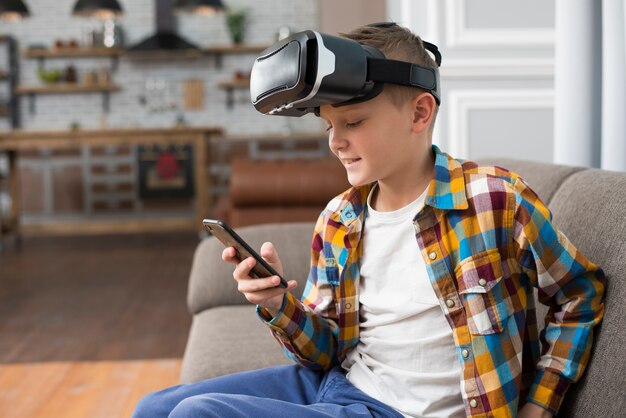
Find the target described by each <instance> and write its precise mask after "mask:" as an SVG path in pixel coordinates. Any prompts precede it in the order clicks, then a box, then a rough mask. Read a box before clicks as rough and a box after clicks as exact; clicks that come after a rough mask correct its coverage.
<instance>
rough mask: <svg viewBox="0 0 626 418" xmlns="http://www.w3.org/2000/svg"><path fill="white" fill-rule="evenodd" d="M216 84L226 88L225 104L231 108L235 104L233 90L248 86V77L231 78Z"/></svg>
mask: <svg viewBox="0 0 626 418" xmlns="http://www.w3.org/2000/svg"><path fill="white" fill-rule="evenodd" d="M217 86H218V87H219V88H221V89H224V90H226V106H227V107H228V108H229V109H231V108H232V107H233V106H234V105H235V97H234V96H235V92H234V91H235V90H236V89H247V88H249V87H250V79H247V78H246V79H233V80H225V81H222V82H219V83H218V84H217Z"/></svg>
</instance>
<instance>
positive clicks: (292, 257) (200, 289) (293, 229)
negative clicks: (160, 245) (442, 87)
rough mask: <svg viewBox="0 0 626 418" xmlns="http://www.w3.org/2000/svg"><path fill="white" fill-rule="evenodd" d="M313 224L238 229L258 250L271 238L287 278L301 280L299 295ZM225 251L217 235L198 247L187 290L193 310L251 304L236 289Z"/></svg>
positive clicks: (232, 267)
mask: <svg viewBox="0 0 626 418" xmlns="http://www.w3.org/2000/svg"><path fill="white" fill-rule="evenodd" d="M314 227H315V224H314V223H313V222H305V223H281V224H265V225H257V226H248V227H242V228H238V229H237V233H238V234H239V235H241V237H242V238H243V239H244V240H246V241H247V242H248V243H249V244H250V245H251V246H252V247H253V248H254V249H255V250H257V251H259V249H260V248H261V245H262V244H263V243H264V242H266V241H271V242H272V243H273V244H274V246H275V247H276V249H277V251H278V254H279V256H280V259H281V261H282V263H283V269H284V271H285V274H284V276H285V279H286V280H292V279H295V280H297V281H298V287H297V288H296V290H295V291H294V292H295V294H296V295H297V296H300V295H301V293H302V290H303V289H304V284H305V282H306V278H307V275H308V272H309V265H310V254H311V252H310V248H311V239H312V237H313V229H314ZM223 250H224V246H223V245H222V243H221V242H219V241H218V240H217V239H216V238H214V237H209V238H207V239H205V240H203V241H202V242H200V244H199V245H198V247H197V248H196V251H195V254H194V257H193V263H192V266H191V273H190V275H189V288H188V293H187V306H188V308H189V312H190V313H192V314H196V313H199V312H202V311H203V310H205V309H209V308H213V307H216V306H226V305H242V304H249V302H248V301H247V300H246V298H245V297H244V296H243V295H242V294H241V293H239V292H238V291H237V283H236V282H235V280H234V279H233V269H234V266H232V265H231V264H227V263H225V262H223V261H222V251H223Z"/></svg>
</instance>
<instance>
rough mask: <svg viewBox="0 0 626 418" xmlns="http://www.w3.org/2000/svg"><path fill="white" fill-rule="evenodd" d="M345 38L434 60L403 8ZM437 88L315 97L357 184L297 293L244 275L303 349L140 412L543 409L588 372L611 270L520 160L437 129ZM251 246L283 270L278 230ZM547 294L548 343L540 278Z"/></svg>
mask: <svg viewBox="0 0 626 418" xmlns="http://www.w3.org/2000/svg"><path fill="white" fill-rule="evenodd" d="M345 36H346V37H348V38H350V39H353V40H355V41H357V42H359V43H360V44H362V45H369V46H372V47H375V48H377V49H378V50H380V51H382V52H383V53H384V54H385V56H386V58H392V59H396V60H402V61H409V62H413V63H415V64H418V65H420V66H423V67H430V68H436V64H435V63H434V62H433V60H432V59H431V58H430V56H429V55H428V53H427V52H426V51H425V49H424V46H423V43H422V41H421V40H420V39H419V38H418V37H416V36H414V35H413V34H411V33H410V32H409V31H408V30H406V29H404V28H401V27H399V26H397V25H395V24H384V25H374V26H365V27H361V28H358V29H356V30H355V31H353V32H351V33H350V34H348V35H345ZM438 99H439V98H438V97H435V96H434V95H433V93H432V92H431V91H425V90H423V89H420V88H416V87H406V86H399V85H393V84H386V85H385V88H384V89H383V91H382V93H379V94H378V95H376V96H374V97H373V98H369V99H368V100H365V101H360V102H358V101H357V102H355V103H352V104H348V105H343V106H335V105H333V104H323V105H321V106H320V107H319V116H320V117H321V118H323V119H324V121H325V122H326V123H327V126H328V131H329V146H330V149H331V151H332V152H333V154H335V155H336V156H337V157H338V158H339V159H340V160H341V161H342V163H343V164H344V166H345V168H346V172H347V175H348V179H349V181H350V183H351V184H352V185H353V187H352V188H351V189H349V190H348V191H346V192H344V193H343V194H342V195H340V196H338V197H336V198H335V199H333V200H332V201H331V202H330V203H329V204H328V206H327V207H326V209H325V210H324V211H323V212H322V214H321V216H320V218H319V219H318V222H317V225H316V228H315V232H314V236H313V243H312V266H311V272H310V275H309V278H308V281H307V285H306V288H305V289H304V294H303V298H302V301H299V300H297V299H296V298H295V297H294V296H293V295H292V294H291V290H293V289H294V288H295V281H290V282H289V286H288V288H287V289H282V288H280V287H276V285H277V284H278V278H277V277H269V278H260V279H256V278H255V279H252V278H251V277H250V274H249V273H250V269H251V267H252V266H253V265H254V260H252V259H246V260H243V261H241V262H239V261H237V260H236V258H235V253H234V249H233V248H227V249H225V250H224V253H223V259H224V260H225V261H227V262H231V263H234V264H236V265H237V266H236V268H235V271H234V273H233V276H234V278H235V280H237V282H238V289H239V291H240V292H241V293H243V294H244V295H245V296H246V298H247V299H248V300H249V301H250V302H251V303H254V304H257V312H258V314H259V316H260V317H261V319H262V320H263V321H264V322H266V323H267V325H268V326H269V327H270V329H271V331H272V333H273V334H274V336H275V337H276V339H277V340H278V342H279V343H280V344H281V345H282V346H283V348H284V350H285V353H286V354H287V355H288V356H289V357H290V358H292V359H293V360H294V361H295V362H296V363H297V364H296V365H293V366H285V367H277V368H270V369H263V370H260V371H253V372H246V373H240V374H235V375H230V376H223V377H219V378H216V379H212V380H208V381H205V382H199V383H195V384H191V385H183V386H178V387H174V388H170V389H166V390H164V391H161V392H158V393H156V394H153V395H149V396H148V397H146V398H144V400H142V402H141V403H140V405H139V407H138V409H137V411H136V416H137V417H139V416H151V417H156V416H168V414H169V416H170V417H183V416H190V417H191V416H194V417H214V416H215V417H217V416H220V417H243V416H250V417H270V416H271V417H282V416H284V417H293V416H299V415H301V416H304V417H339V416H345V417H357V416H380V417H399V416H409V417H443V416H451V417H461V416H471V417H486V416H494V417H515V416H518V417H549V416H552V415H553V414H555V413H556V412H557V410H558V408H559V406H560V403H561V401H562V399H563V396H564V394H565V392H566V390H567V388H568V387H569V385H570V384H571V383H572V382H574V381H576V380H577V379H578V378H579V377H580V376H581V374H582V372H583V369H584V367H585V365H586V363H587V361H588V358H589V353H590V349H591V343H592V329H593V326H595V325H596V324H597V323H598V322H599V321H600V320H601V318H602V315H603V304H602V295H603V291H604V280H605V278H604V274H603V272H602V270H601V269H599V268H598V267H597V266H596V265H594V264H593V263H591V262H590V261H588V260H587V259H586V258H585V257H584V256H583V255H582V254H580V253H579V252H578V251H577V250H576V248H574V247H573V246H572V244H571V243H569V241H568V240H567V238H566V237H565V236H564V235H563V234H561V233H560V232H558V231H557V230H556V229H555V228H554V227H553V226H552V224H551V222H550V218H551V215H550V213H549V211H548V209H547V208H546V207H545V206H544V204H543V203H542V202H541V201H540V200H539V198H538V197H537V195H536V194H535V193H534V192H533V191H532V190H531V189H530V188H529V187H528V186H527V185H526V183H525V182H524V181H523V180H522V179H521V178H520V177H519V176H518V175H516V174H515V173H512V172H510V171H508V170H505V169H503V168H500V167H480V166H478V165H477V164H475V163H473V162H469V161H461V160H456V159H453V158H452V157H450V156H448V155H447V154H445V153H443V152H441V151H440V150H439V148H437V147H436V146H433V145H432V129H433V124H434V120H435V117H436V113H437V109H438ZM261 255H262V256H263V257H264V258H265V259H266V260H267V261H268V262H269V263H270V264H272V265H273V266H274V267H275V268H276V269H277V270H278V271H279V272H281V273H282V268H281V264H280V260H279V257H278V254H277V253H276V250H275V249H274V247H273V246H272V245H271V243H266V244H264V245H263V246H262V248H261ZM534 287H536V288H538V290H539V298H540V300H541V301H542V302H543V303H546V304H549V305H550V306H551V310H550V313H549V315H548V318H546V321H547V326H546V330H545V334H542V336H541V340H542V345H543V349H542V350H541V353H540V347H539V335H538V332H537V319H536V317H535V307H534V299H533V288H534Z"/></svg>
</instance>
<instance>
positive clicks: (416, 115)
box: [411, 92, 437, 133]
mask: <svg viewBox="0 0 626 418" xmlns="http://www.w3.org/2000/svg"><path fill="white" fill-rule="evenodd" d="M411 106H412V109H413V131H414V132H415V133H422V132H424V131H425V130H427V129H428V128H429V127H430V125H431V122H432V119H433V117H434V115H435V109H436V108H437V102H436V101H435V98H434V97H433V95H432V94H430V93H426V92H424V93H421V94H420V95H419V96H416V97H414V98H413V100H411Z"/></svg>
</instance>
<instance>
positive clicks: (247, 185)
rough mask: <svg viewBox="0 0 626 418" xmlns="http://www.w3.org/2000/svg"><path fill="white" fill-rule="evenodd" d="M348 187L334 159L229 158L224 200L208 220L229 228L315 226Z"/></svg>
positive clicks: (345, 178)
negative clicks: (229, 165) (308, 223)
mask: <svg viewBox="0 0 626 418" xmlns="http://www.w3.org/2000/svg"><path fill="white" fill-rule="evenodd" d="M349 187H350V184H349V183H348V180H347V177H346V171H345V169H344V167H343V166H342V165H341V163H340V162H339V160H337V159H336V158H324V159H293V160H252V159H248V158H240V159H234V160H233V161H232V163H231V173H230V182H229V193H228V196H226V197H224V198H221V199H220V200H219V201H218V203H217V204H216V207H215V210H214V211H213V213H212V216H213V217H214V218H217V219H221V220H224V221H226V222H227V223H228V224H230V225H231V226H233V227H241V226H246V225H257V224H264V223H281V222H298V221H308V222H314V221H315V220H316V219H317V217H318V216H319V214H320V212H321V211H322V209H324V207H325V206H326V204H327V203H328V201H329V200H330V199H332V198H333V197H334V196H336V195H338V194H339V193H341V192H342V191H344V190H346V189H348V188H349Z"/></svg>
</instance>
